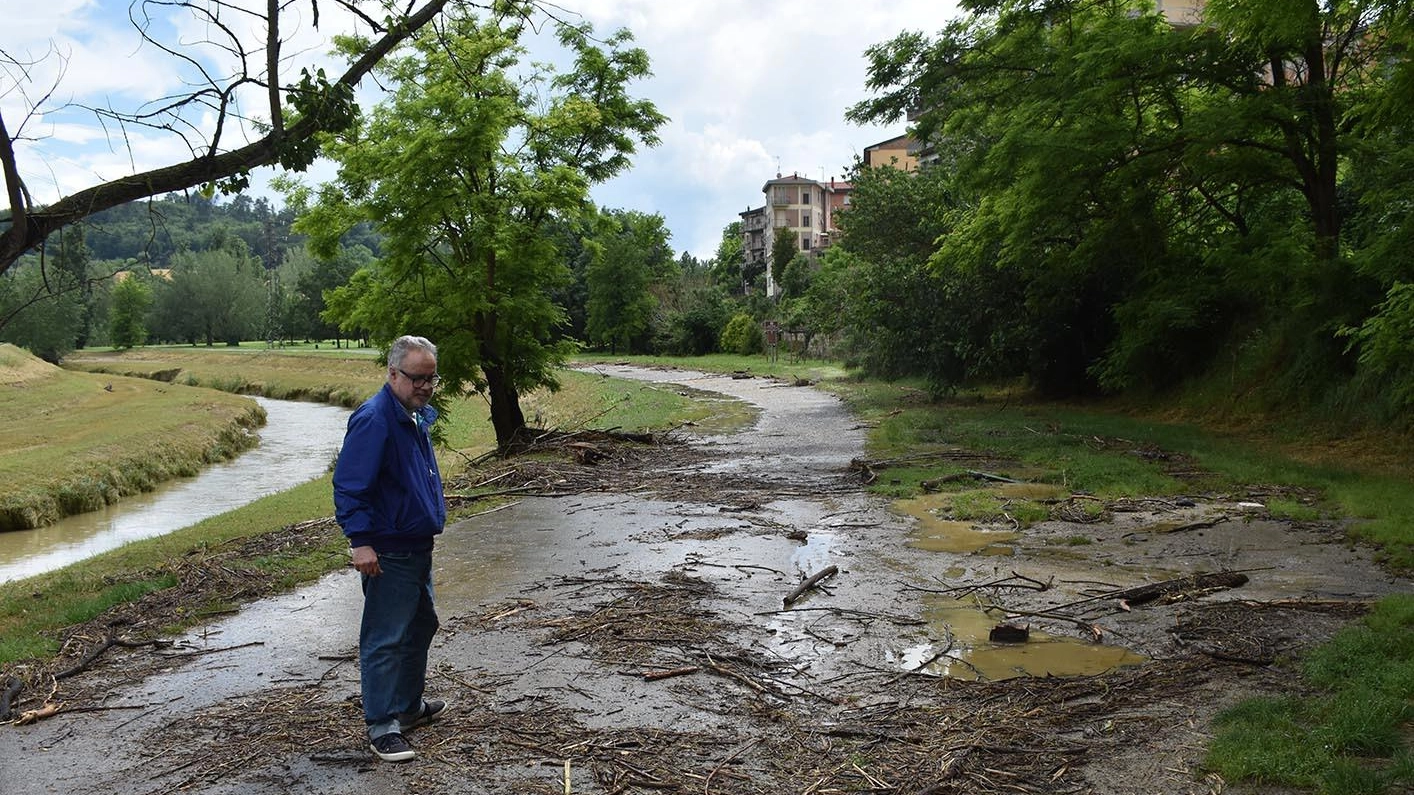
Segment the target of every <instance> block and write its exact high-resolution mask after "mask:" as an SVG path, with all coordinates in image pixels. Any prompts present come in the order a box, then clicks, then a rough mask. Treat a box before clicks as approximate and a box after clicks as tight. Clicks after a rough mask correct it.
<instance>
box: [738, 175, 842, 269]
mask: <svg viewBox="0 0 1414 795" xmlns="http://www.w3.org/2000/svg"><path fill="white" fill-rule="evenodd" d="M852 188H853V186H852V185H851V184H850V183H848V182H845V181H843V180H838V179H835V178H833V177H831V178H830V180H829V181H828V182H819V181H816V180H813V179H810V178H808V177H802V176H800V175H799V174H798V173H797V174H791V175H790V176H788V177H787V176H782V175H780V174H777V175H776V178H775V179H772V180H768V181H767V182H766V184H765V185H764V186H762V188H761V192H762V193H763V194H765V199H766V203H765V205H763V206H761V207H757V208H755V209H748V210H746V212H743V213H741V231H742V254H743V258H744V260H745V267H746V268H747V269H748V270H754V269H756V268H759V267H761V266H764V267H765V272H766V294H767V295H771V296H774V295H775V294H776V293H777V292H779V290H778V288H777V286H776V281H775V277H774V275H773V274H772V273H771V267H770V264H771V249H772V248H773V247H774V246H775V243H776V239H777V238H778V237H780V236H781V235H789V236H791V237H792V238H794V240H795V247H796V250H797V251H803V252H805V253H808V254H814V253H816V252H818V251H820V250H822V249H825V248H828V247H829V246H830V243H831V242H832V240H833V239H834V238H835V237H836V236H837V235H838V229H837V228H836V227H835V215H836V213H838V212H839V211H840V210H841V209H844V208H845V207H848V206H849V194H850V191H851V190H852Z"/></svg>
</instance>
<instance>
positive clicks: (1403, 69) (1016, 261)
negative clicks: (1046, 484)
mask: <svg viewBox="0 0 1414 795" xmlns="http://www.w3.org/2000/svg"><path fill="white" fill-rule="evenodd" d="M962 6H963V7H964V9H966V11H967V12H968V13H967V15H966V16H965V17H963V18H960V19H958V20H956V21H954V22H952V23H950V24H949V25H948V26H947V27H946V28H945V29H944V30H942V31H940V32H939V33H937V34H936V35H926V34H923V33H918V32H906V33H903V34H900V35H899V36H898V37H896V38H894V39H893V40H891V41H888V42H884V43H881V44H878V45H876V46H874V47H872V48H870V50H869V51H868V53H867V58H868V60H869V64H870V67H869V78H868V83H869V87H870V88H871V89H872V90H873V92H874V93H873V97H872V98H871V99H869V100H867V101H864V102H861V103H859V104H858V105H856V106H854V107H853V108H851V109H850V110H849V112H848V115H849V117H850V118H852V119H855V120H857V121H874V122H891V121H896V120H899V119H902V118H904V117H905V116H906V117H908V118H910V119H911V120H912V121H911V124H912V131H913V132H914V134H915V137H917V138H918V139H919V140H921V141H923V142H925V143H926V146H927V149H926V152H925V154H926V158H925V160H926V162H927V165H925V167H924V168H923V169H921V170H920V172H919V173H917V174H916V175H915V174H904V173H901V172H898V171H894V170H891V169H887V168H885V169H874V170H861V171H859V172H857V173H856V174H855V175H854V177H853V179H854V182H855V190H854V193H853V196H852V199H851V208H850V210H849V211H848V212H846V213H842V214H841V215H842V217H841V220H840V221H839V224H840V226H841V228H842V230H843V241H842V243H841V245H839V246H837V247H836V248H835V249H832V250H830V251H828V252H826V254H825V255H824V256H823V258H822V267H821V269H820V270H819V272H818V273H814V274H813V275H812V277H811V278H812V282H811V284H810V285H809V286H808V287H807V288H806V295H805V296H804V297H803V298H802V300H803V301H804V302H805V304H806V305H807V307H806V308H805V309H804V310H803V312H804V317H805V318H807V320H808V322H809V323H810V324H811V325H813V327H814V328H816V329H817V331H819V332H820V333H833V334H838V335H840V336H841V337H842V338H843V343H844V348H843V350H845V351H846V353H847V355H848V356H849V357H850V358H851V360H852V361H854V362H856V363H858V364H860V365H861V366H863V367H864V368H865V369H866V370H868V371H870V372H873V373H875V374H877V375H882V376H890V377H892V376H902V375H910V376H921V377H924V378H926V379H928V381H929V382H930V383H931V384H932V386H933V389H934V391H935V392H939V393H943V392H947V391H949V390H954V389H957V388H959V387H960V386H964V385H967V384H969V383H978V382H982V381H989V380H997V379H1020V380H1022V381H1024V382H1025V383H1027V384H1030V385H1031V386H1033V387H1035V388H1037V389H1038V390H1040V391H1041V392H1043V393H1045V394H1048V395H1053V396H1086V395H1099V394H1114V393H1130V394H1134V393H1150V394H1152V393H1172V392H1173V391H1174V390H1178V389H1190V390H1196V391H1200V392H1205V393H1207V394H1210V395H1213V394H1220V395H1224V396H1226V397H1227V398H1229V399H1234V400H1243V401H1247V402H1248V403H1249V404H1250V405H1252V406H1253V407H1256V408H1258V409H1262V408H1271V407H1284V408H1291V407H1306V408H1310V409H1315V410H1319V411H1322V412H1325V413H1327V414H1330V415H1340V414H1344V413H1351V414H1356V415H1359V416H1360V418H1361V419H1365V420H1372V421H1387V420H1397V421H1401V422H1402V423H1403V424H1407V419H1408V417H1409V416H1410V415H1409V412H1408V409H1409V407H1410V405H1411V401H1414V346H1411V345H1410V343H1409V340H1410V339H1411V334H1410V332H1411V330H1414V286H1411V285H1414V254H1411V252H1414V247H1411V246H1410V245H1408V238H1409V235H1410V230H1411V229H1414V225H1411V209H1414V208H1412V207H1411V205H1410V203H1409V200H1408V197H1409V196H1410V193H1411V191H1410V184H1409V181H1410V179H1411V174H1414V170H1411V169H1410V168H1409V167H1408V166H1409V164H1410V162H1411V160H1414V146H1411V138H1410V134H1409V133H1410V123H1411V120H1414V113H1411V111H1414V102H1411V100H1414V65H1411V62H1410V59H1409V53H1410V45H1411V44H1414V19H1412V18H1411V15H1412V14H1414V11H1411V7H1410V6H1409V4H1407V3H1395V2H1374V1H1373V0H1343V1H1342V2H1335V3H1319V2H1316V0H1210V1H1209V2H1208V3H1207V5H1206V10H1205V12H1204V16H1203V19H1202V21H1201V22H1200V23H1199V24H1196V25H1192V26H1176V25H1174V24H1171V23H1170V21H1169V20H1166V19H1165V18H1164V17H1163V16H1162V15H1160V14H1158V13H1157V12H1156V11H1155V9H1154V8H1153V6H1152V5H1151V4H1147V3H1142V2H1128V1H1127V0H1084V1H1082V0H1072V1H1064V0H1063V1H1062V2H1056V1H1055V0H1046V1H1045V2H1040V1H1037V0H1029V1H1028V0H964V2H963V3H962ZM789 292H790V290H789V289H787V293H789Z"/></svg>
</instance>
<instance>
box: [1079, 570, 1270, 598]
mask: <svg viewBox="0 0 1414 795" xmlns="http://www.w3.org/2000/svg"><path fill="white" fill-rule="evenodd" d="M1246 584H1247V575H1246V574H1242V573H1240V572H1236V571H1219V572H1215V573H1212V574H1193V575H1190V576H1188V577H1179V578H1178V579H1176V580H1164V581H1163V582H1154V583H1149V584H1148V585H1140V586H1138V587H1135V588H1126V589H1124V590H1122V591H1117V592H1115V593H1111V594H1106V595H1105V598H1106V599H1118V600H1120V601H1121V602H1124V603H1125V604H1129V605H1142V604H1144V603H1145V602H1152V601H1154V600H1155V599H1158V598H1159V597H1160V596H1165V595H1167V594H1171V593H1177V592H1179V591H1196V590H1206V589H1209V588H1240V587H1242V586H1243V585H1246Z"/></svg>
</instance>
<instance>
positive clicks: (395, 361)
mask: <svg viewBox="0 0 1414 795" xmlns="http://www.w3.org/2000/svg"><path fill="white" fill-rule="evenodd" d="M414 348H415V349H417V350H420V351H424V352H426V353H427V354H428V355H430V356H431V357H432V358H434V359H436V358H437V346H436V345H433V344H432V341H431V340H429V339H427V338H426V337H414V336H412V335H411V334H404V335H403V336H401V337H398V338H397V339H395V340H393V347H391V348H389V349H388V366H389V367H400V366H402V363H403V359H405V358H407V355H408V351H411V350H413V349H414Z"/></svg>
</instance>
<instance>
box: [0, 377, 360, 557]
mask: <svg viewBox="0 0 1414 795" xmlns="http://www.w3.org/2000/svg"><path fill="white" fill-rule="evenodd" d="M255 400H256V401H257V402H258V403H260V405H261V406H262V407H264V409H265V413H266V424H265V426H264V427H263V428H261V429H260V444H259V445H258V446H257V447H255V448H253V449H251V450H249V451H247V452H245V453H242V454H241V455H240V456H238V457H236V458H235V459H233V460H231V461H225V462H222V463H219V464H215V465H213V466H211V467H208V468H207V469H205V470H203V471H202V472H201V473H200V474H198V475H196V476H194V477H190V478H181V479H179V480H173V481H169V482H167V483H164V484H162V485H161V486H159V487H158V488H157V489H156V490H155V491H152V492H148V493H146V494H139V495H134V496H132V497H127V498H125V499H123V500H121V501H120V502H118V503H117V504H114V505H110V506H108V507H107V508H105V509H103V510H100V511H92V512H89V513H84V514H77V515H74V516H70V517H67V518H65V519H62V520H60V521H59V522H58V523H57V524H53V525H50V526H48V527H40V528H36V529H34V530H17V531H13V532H8V533H0V582H6V581H8V580H17V579H22V578H24V577H29V576H33V575H35V574H41V573H43V572H46V571H53V570H55V569H59V568H62V567H64V566H67V565H69V564H70V563H74V562H76V561H80V560H83V559H85V558H88V557H91V556H93V555H97V554H99V553H101V552H107V551H108V550H111V549H116V548H117V547H120V546H122V545H123V544H126V543H128V542H129V541H136V540H138V539H142V538H151V537H153V536H159V535H163V534H165V533H170V532H172V531H173V530H179V529H181V528H183V527H188V526H190V525H193V524H196V523H197V522H199V521H201V520H202V519H206V518H208V517H211V516H215V515H217V514H220V513H224V512H226V511H229V510H232V509H234V508H239V507H241V506H242V505H246V504H248V503H251V502H254V501H255V500H257V499H259V498H261V497H264V496H266V495H269V494H275V493H277V492H280V491H284V490H285V489H289V488H292V487H294V486H297V485H299V484H301V483H304V482H306V481H309V480H313V479H314V478H316V477H319V476H320V475H322V474H323V473H324V472H326V471H327V470H328V468H329V465H330V463H331V462H332V461H333V459H334V455H335V453H336V452H337V451H338V449H339V445H340V444H342V443H343V438H344V425H345V423H346V421H347V419H348V415H349V410H348V409H344V408H338V407H335V406H326V405H322V404H319V403H304V402H299V401H291V400H271V399H269V398H256V399H255ZM331 511H332V508H331Z"/></svg>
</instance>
